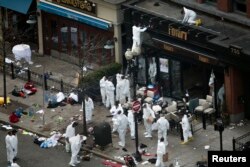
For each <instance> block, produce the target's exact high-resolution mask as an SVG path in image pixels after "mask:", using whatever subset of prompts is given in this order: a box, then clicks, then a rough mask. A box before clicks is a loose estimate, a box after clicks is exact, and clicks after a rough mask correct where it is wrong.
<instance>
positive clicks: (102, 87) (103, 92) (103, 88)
mask: <svg viewBox="0 0 250 167" xmlns="http://www.w3.org/2000/svg"><path fill="white" fill-rule="evenodd" d="M100 91H101V96H102V103H103V104H104V105H105V104H106V76H103V77H102V79H101V80H100Z"/></svg>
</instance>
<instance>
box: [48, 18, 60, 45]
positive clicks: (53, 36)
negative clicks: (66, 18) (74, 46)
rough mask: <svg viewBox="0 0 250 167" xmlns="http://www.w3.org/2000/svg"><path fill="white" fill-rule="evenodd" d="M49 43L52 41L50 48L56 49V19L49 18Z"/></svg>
mask: <svg viewBox="0 0 250 167" xmlns="http://www.w3.org/2000/svg"><path fill="white" fill-rule="evenodd" d="M50 25H51V28H50V29H51V43H52V46H51V47H52V48H53V49H56V50H57V49H58V41H59V40H58V33H57V21H56V20H51V23H50Z"/></svg>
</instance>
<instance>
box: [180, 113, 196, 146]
mask: <svg viewBox="0 0 250 167" xmlns="http://www.w3.org/2000/svg"><path fill="white" fill-rule="evenodd" d="M180 123H181V127H182V132H183V138H184V141H183V142H182V143H181V144H186V143H187V142H188V138H192V137H193V135H192V132H191V127H190V123H189V121H188V117H187V115H186V114H184V115H183V117H182V120H181V122H180Z"/></svg>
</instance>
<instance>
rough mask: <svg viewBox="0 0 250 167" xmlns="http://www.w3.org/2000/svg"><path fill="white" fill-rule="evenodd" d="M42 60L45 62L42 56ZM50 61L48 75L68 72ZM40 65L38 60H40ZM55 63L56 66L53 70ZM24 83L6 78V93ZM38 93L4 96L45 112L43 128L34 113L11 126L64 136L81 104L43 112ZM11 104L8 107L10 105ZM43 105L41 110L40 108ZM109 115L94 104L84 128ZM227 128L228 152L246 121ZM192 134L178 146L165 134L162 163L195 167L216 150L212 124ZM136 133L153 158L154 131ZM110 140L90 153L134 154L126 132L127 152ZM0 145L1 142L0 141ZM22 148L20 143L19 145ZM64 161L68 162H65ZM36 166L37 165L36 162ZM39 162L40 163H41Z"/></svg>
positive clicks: (3, 116) (0, 116)
mask: <svg viewBox="0 0 250 167" xmlns="http://www.w3.org/2000/svg"><path fill="white" fill-rule="evenodd" d="M41 59H42V58H41V57H39V60H40V61H41ZM44 59H47V58H46V57H44ZM36 60H38V59H36V58H35V57H33V58H32V61H33V62H34V64H37V62H36ZM49 60H50V61H46V63H47V64H46V65H47V67H50V69H49V68H47V69H48V71H51V72H52V73H58V74H59V73H60V75H62V76H64V75H63V72H67V71H70V70H60V71H55V70H57V66H61V65H63V66H64V68H65V69H72V65H71V64H67V63H65V62H63V61H60V60H57V59H54V58H49ZM41 62H42V61H41ZM55 64H56V67H55ZM0 78H2V73H0ZM65 78H67V75H65ZM2 82H3V81H2V80H0V90H3V83H2ZM24 83H25V82H24V81H22V80H20V79H15V80H12V79H11V78H10V77H9V76H7V92H11V90H12V89H13V87H14V85H18V86H20V85H24ZM37 88H38V92H37V93H36V94H35V95H32V96H29V97H27V98H20V97H14V96H12V95H11V94H8V96H9V97H10V98H11V100H13V101H18V102H19V103H22V104H25V105H27V106H32V105H33V104H39V105H40V106H41V107H40V108H36V110H38V109H44V111H45V119H44V120H45V125H43V120H42V115H40V114H37V113H36V114H35V115H34V116H33V117H30V116H23V117H22V118H21V120H20V121H19V122H18V123H16V124H14V126H17V127H20V128H23V129H25V130H28V131H31V132H34V133H37V134H38V135H41V136H47V137H49V136H50V132H51V131H53V130H58V131H60V132H62V133H64V131H65V128H66V126H67V125H68V124H69V123H70V121H71V119H72V117H73V116H79V115H82V112H81V111H80V109H81V105H80V104H76V105H69V104H68V105H66V106H64V107H58V108H56V109H54V110H51V109H47V108H46V105H47V104H46V103H45V105H43V103H44V101H43V89H42V87H39V86H38V87H37ZM10 105H11V104H10ZM43 106H44V107H43ZM0 110H1V112H0V121H1V122H3V123H4V124H9V120H8V116H9V114H10V111H8V106H7V109H4V108H0ZM108 115H110V113H109V110H108V109H107V108H105V107H104V106H100V105H99V103H97V102H95V109H94V116H93V123H92V124H90V125H88V126H94V125H98V124H99V123H101V122H103V121H105V122H108V123H110V124H111V118H110V117H107V116H108ZM59 116H61V117H62V118H63V120H62V121H59ZM79 122H80V126H79V127H78V129H77V132H79V133H81V132H82V131H83V130H82V127H83V125H82V120H79ZM194 123H195V124H196V125H197V126H198V125H200V123H199V121H198V122H197V121H195V122H194ZM230 127H231V126H228V127H226V128H225V131H224V132H223V149H224V150H232V139H233V137H239V136H241V135H243V134H245V133H247V132H249V121H246V124H244V125H243V126H235V128H233V129H231V128H230ZM195 129H196V130H195V133H194V140H192V141H190V142H189V143H188V144H186V145H181V144H180V142H181V141H180V137H179V135H178V134H177V133H176V132H175V131H176V130H175V129H174V130H173V131H172V132H169V135H168V141H169V146H168V152H169V161H168V162H167V163H166V165H168V166H169V165H170V164H171V163H175V161H176V160H178V161H179V164H180V165H181V166H185V167H193V166H195V164H196V162H197V161H201V160H205V159H206V157H207V151H208V150H220V142H219V132H217V131H214V127H213V125H208V126H207V129H206V130H203V129H202V128H195ZM138 131H139V143H143V144H146V145H147V146H148V147H147V152H148V153H150V155H151V156H142V158H143V161H142V162H144V161H146V160H147V159H149V158H152V157H153V154H155V152H156V146H157V132H154V133H153V138H152V139H149V138H145V137H144V135H143V133H144V132H145V129H144V126H143V124H139V126H138ZM112 140H113V144H111V145H108V146H106V147H105V149H104V150H100V149H99V148H94V149H93V150H92V152H93V153H94V154H96V155H98V156H101V157H104V158H106V159H113V160H117V161H122V158H121V156H123V155H126V154H132V153H134V152H135V141H134V140H131V139H130V135H129V133H127V136H126V149H127V150H128V151H127V152H124V151H123V150H122V149H121V148H120V147H119V146H118V141H119V138H118V134H112ZM1 142H2V140H1ZM20 145H22V143H20ZM205 146H209V149H208V150H207V149H205ZM67 160H68V159H67ZM37 163H40V162H39V161H37ZM41 163H42V162H41ZM138 166H139V167H140V166H154V165H152V164H146V165H143V164H141V163H139V164H138Z"/></svg>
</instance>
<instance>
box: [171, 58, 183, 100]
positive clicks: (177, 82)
mask: <svg viewBox="0 0 250 167" xmlns="http://www.w3.org/2000/svg"><path fill="white" fill-rule="evenodd" d="M181 76H182V75H181V63H180V61H175V60H171V79H172V86H171V88H172V92H171V93H172V96H173V97H182V89H181V88H182V87H181V83H182V79H181Z"/></svg>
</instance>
